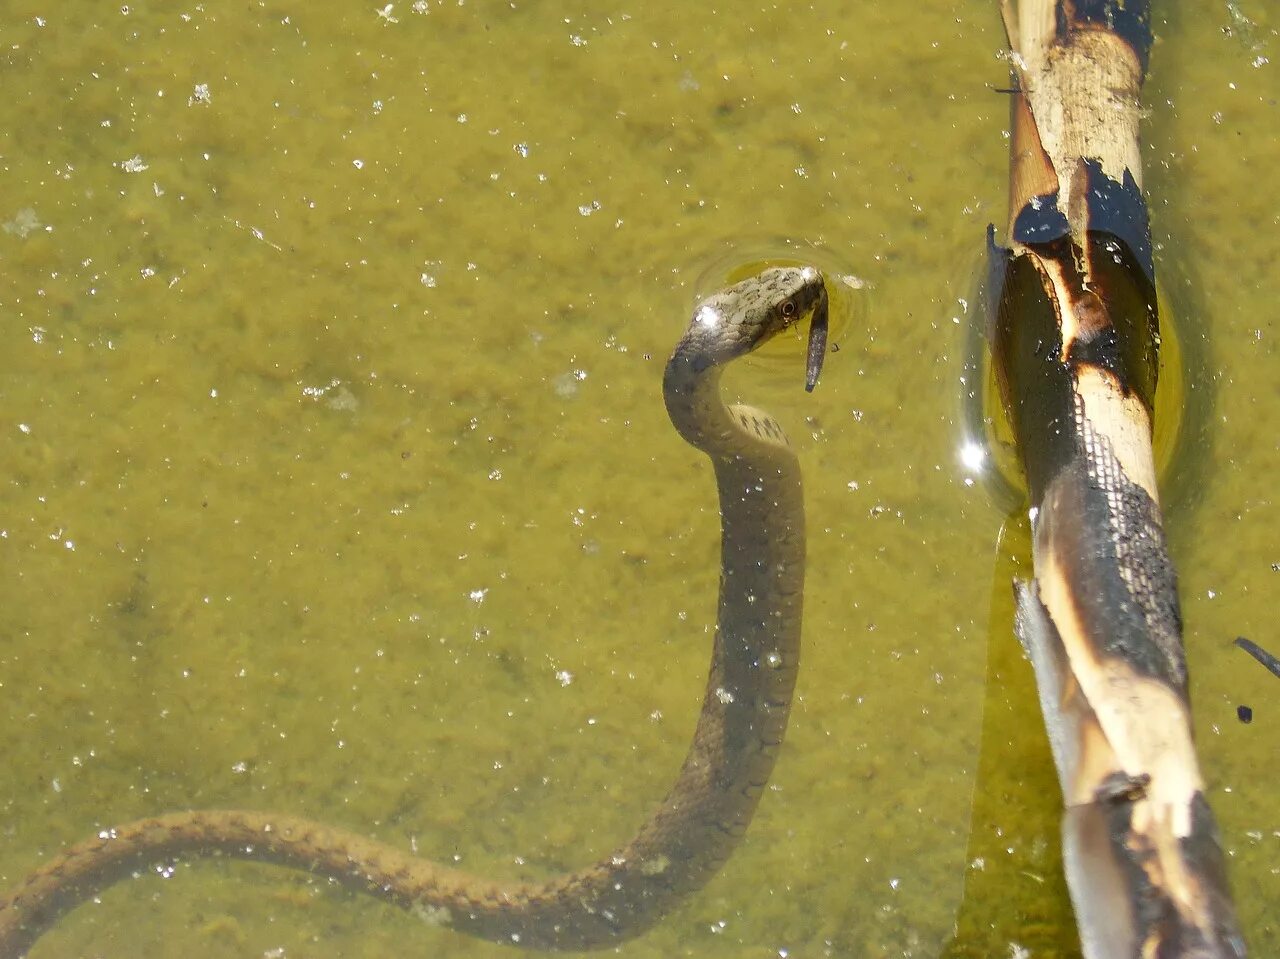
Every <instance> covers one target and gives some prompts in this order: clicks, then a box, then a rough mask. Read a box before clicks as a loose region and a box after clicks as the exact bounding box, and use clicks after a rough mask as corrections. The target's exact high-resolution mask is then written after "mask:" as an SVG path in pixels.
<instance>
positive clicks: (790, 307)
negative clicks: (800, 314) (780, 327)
mask: <svg viewBox="0 0 1280 959" xmlns="http://www.w3.org/2000/svg"><path fill="white" fill-rule="evenodd" d="M778 312H780V313H781V314H782V317H783V319H786V320H789V319H791V317H793V316H795V315H796V303H795V300H783V301H782V305H781V306H780V307H778Z"/></svg>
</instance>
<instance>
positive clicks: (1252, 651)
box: [1236, 636, 1280, 676]
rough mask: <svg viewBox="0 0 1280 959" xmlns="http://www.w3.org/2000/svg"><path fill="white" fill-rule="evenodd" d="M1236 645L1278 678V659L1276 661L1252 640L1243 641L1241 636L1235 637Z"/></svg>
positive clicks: (1279, 673)
mask: <svg viewBox="0 0 1280 959" xmlns="http://www.w3.org/2000/svg"><path fill="white" fill-rule="evenodd" d="M1236 645H1237V646H1239V647H1240V648H1241V649H1243V650H1244V651H1245V652H1246V653H1248V654H1249V655H1250V656H1252V657H1253V658H1254V659H1256V660H1257V661H1258V662H1260V663H1262V665H1263V666H1266V667H1267V669H1269V670H1271V672H1273V673H1274V674H1275V675H1276V676H1280V659H1276V658H1275V657H1274V656H1272V655H1271V654H1270V653H1269V652H1267V651H1266V650H1265V649H1263V648H1262V647H1261V646H1259V645H1258V644H1257V643H1255V642H1253V641H1252V640H1248V639H1245V638H1244V637H1243V636H1237V637H1236Z"/></svg>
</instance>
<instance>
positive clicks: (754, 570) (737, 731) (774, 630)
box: [663, 349, 805, 769]
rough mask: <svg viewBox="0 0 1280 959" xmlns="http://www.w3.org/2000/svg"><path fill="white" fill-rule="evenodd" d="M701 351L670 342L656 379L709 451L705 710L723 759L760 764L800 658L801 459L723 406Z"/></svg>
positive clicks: (778, 436) (747, 414)
mask: <svg viewBox="0 0 1280 959" xmlns="http://www.w3.org/2000/svg"><path fill="white" fill-rule="evenodd" d="M705 356H706V354H705V352H702V353H693V352H692V351H691V352H690V353H688V354H686V353H683V352H682V351H681V350H679V349H678V350H677V351H676V354H675V355H674V356H672V358H671V361H670V362H669V363H668V364H667V369H666V375H665V377H664V381H663V392H664V395H665V399H666V403H667V412H668V414H669V415H670V416H671V421H672V423H673V424H674V425H675V427H676V429H677V430H678V431H679V432H680V435H681V436H682V437H684V439H685V440H686V441H687V442H689V443H690V444H691V445H693V446H695V447H696V448H698V449H700V450H702V451H703V452H704V453H706V454H707V455H708V456H709V457H710V459H711V462H712V464H713V466H714V467H715V474H716V486H717V488H718V493H719V504H720V529H721V539H720V543H721V547H720V549H721V557H720V562H721V565H720V569H721V575H720V598H719V610H718V617H717V624H716V638H715V645H716V649H715V653H714V655H713V657H712V677H711V682H710V683H709V684H708V694H707V701H706V703H705V704H704V711H705V712H707V713H718V714H719V715H720V722H721V724H722V726H721V728H722V729H723V730H724V732H725V736H724V740H723V741H722V747H723V755H722V759H721V761H722V762H724V761H725V760H728V761H729V762H730V763H732V764H736V765H738V767H739V768H752V767H755V768H756V769H762V768H764V767H765V766H766V765H769V764H771V763H772V760H773V755H772V754H773V752H774V749H773V748H772V746H773V745H775V744H780V743H781V740H782V736H783V732H784V730H785V728H786V721H787V705H789V703H790V698H791V688H792V685H793V684H794V682H795V676H796V669H797V667H798V664H799V663H798V661H799V649H800V623H801V605H802V599H803V583H804V562H805V530H804V501H803V491H802V488H801V480H800V467H799V463H798V462H797V460H796V457H795V454H794V453H793V452H792V450H791V447H790V444H789V442H788V440H787V437H786V434H785V433H784V432H783V431H782V428H781V427H780V426H779V425H778V423H777V422H776V421H775V420H774V419H773V418H772V417H771V416H769V415H768V414H767V413H764V412H762V411H760V410H757V409H754V408H752V407H749V406H740V405H733V406H726V405H725V403H724V402H723V401H722V399H721V397H720V367H719V366H718V365H708V364H707V362H706V360H705ZM763 744H771V745H770V746H764V745H763ZM692 758H693V757H691V759H692Z"/></svg>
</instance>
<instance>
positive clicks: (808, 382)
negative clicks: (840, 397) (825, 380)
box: [804, 286, 830, 393]
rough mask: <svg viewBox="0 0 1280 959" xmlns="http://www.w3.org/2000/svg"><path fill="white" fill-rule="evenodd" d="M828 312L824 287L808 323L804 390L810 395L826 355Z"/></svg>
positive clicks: (816, 383)
mask: <svg viewBox="0 0 1280 959" xmlns="http://www.w3.org/2000/svg"><path fill="white" fill-rule="evenodd" d="M829 320H830V310H829V309H828V307H827V288H826V287H825V286H824V287H823V288H822V292H821V293H820V294H819V295H818V302H817V304H816V305H815V306H814V308H813V319H811V320H810V321H809V349H808V352H807V353H806V354H805V364H804V390H805V392H806V393H812V392H813V388H814V387H815V386H817V385H818V376H819V375H821V373H822V361H823V360H824V359H825V358H826V355H827V325H828V323H829Z"/></svg>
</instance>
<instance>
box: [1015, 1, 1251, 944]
mask: <svg viewBox="0 0 1280 959" xmlns="http://www.w3.org/2000/svg"><path fill="white" fill-rule="evenodd" d="M1002 12H1003V15H1004V20H1005V27H1006V30H1007V33H1008V38H1009V46H1010V50H1011V52H1012V56H1011V60H1012V63H1013V73H1014V80H1015V86H1016V92H1015V93H1014V94H1013V98H1012V115H1011V126H1012V142H1011V157H1010V203H1009V209H1010V216H1009V223H1008V230H1007V245H1006V246H996V245H995V243H994V239H993V240H992V243H991V246H992V250H991V253H992V262H993V276H994V280H995V282H996V284H997V285H998V288H999V293H998V295H997V297H996V302H997V306H996V309H995V310H994V315H993V316H992V317H991V324H992V328H991V330H990V334H991V341H992V350H993V357H994V364H995V367H996V370H997V375H998V378H999V381H1000V387H1001V394H1002V398H1003V401H1004V404H1005V408H1006V411H1007V413H1008V416H1009V418H1010V420H1011V422H1012V425H1013V428H1014V433H1015V436H1016V438H1017V443H1018V446H1019V450H1020V455H1021V458H1022V462H1023V466H1024V469H1025V472H1026V476H1027V484H1028V488H1029V491H1030V497H1031V504H1032V511H1031V512H1032V523H1033V559H1034V570H1035V575H1034V579H1033V580H1032V581H1031V582H1030V583H1020V584H1018V586H1017V591H1018V606H1019V611H1018V616H1017V626H1018V632H1019V636H1020V637H1021V639H1022V641H1023V643H1024V645H1025V646H1026V647H1027V650H1028V653H1029V655H1030V657H1031V660H1032V663H1033V665H1034V668H1035V673H1036V682H1037V687H1038V690H1039V696H1040V704H1041V709H1042V711H1043V714H1044V718H1045V724H1046V728H1047V730H1048V733H1049V738H1050V742H1051V745H1052V747H1053V753H1054V759H1055V763H1056V765H1057V771H1058V778H1059V781H1060V783H1061V785H1062V791H1063V801H1064V805H1065V807H1066V813H1065V816H1064V822H1063V859H1064V863H1065V870H1066V874H1067V881H1068V885H1069V887H1070V890H1071V898H1072V902H1073V904H1074V906H1075V910H1076V920H1077V925H1078V927H1079V929H1080V937H1081V941H1082V944H1083V947H1084V954H1085V956H1086V957H1087V959H1137V957H1143V959H1147V957H1151V959H1157V957H1158V959H1190V957H1196V959H1210V957H1212V959H1228V957H1230V959H1238V957H1242V956H1244V955H1245V946H1244V942H1243V939H1242V938H1241V936H1240V933H1239V931H1238V929H1237V926H1236V921H1235V914H1234V908H1233V905H1232V901H1231V898H1230V894H1229V891H1228V887H1227V880H1226V875H1225V869H1224V862H1223V853H1222V848H1221V844H1220V841H1219V838H1218V832H1217V828H1216V826H1215V823H1214V819H1213V815H1212V813H1211V811H1210V809H1209V805H1208V802H1207V801H1206V799H1205V786H1204V781H1203V778H1202V776H1201V774H1200V770H1199V765H1198V763H1197V759H1196V754H1195V748H1194V743H1193V739H1192V732H1191V715H1190V704H1189V700H1188V683H1187V668H1186V659H1185V653H1184V649H1183V643H1182V622H1181V615H1180V612H1179V605H1178V595H1177V582H1176V576H1175V573H1174V568H1173V565H1172V563H1171V561H1170V559H1169V551H1168V545H1167V543H1166V540H1165V536H1164V531H1163V527H1162V519H1161V513H1160V505H1159V493H1158V490H1157V488H1156V471H1155V465H1154V457H1153V455H1152V423H1153V415H1154V397H1155V386H1156V378H1157V371H1158V358H1159V357H1158V349H1159V342H1160V327H1159V315H1158V308H1157V302H1156V288H1155V268H1154V263H1153V259H1152V249H1151V238H1150V227H1149V223H1148V217H1147V208H1146V204H1145V201H1144V199H1143V195H1142V170H1141V163H1140V158H1139V149H1138V122H1139V113H1140V107H1139V93H1140V91H1141V86H1142V81H1143V78H1144V76H1145V73H1146V69H1147V60H1148V55H1149V52H1150V47H1151V29H1150V10H1149V7H1148V4H1147V3H1145V2H1134V0H1005V2H1004V3H1003V6H1002Z"/></svg>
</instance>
